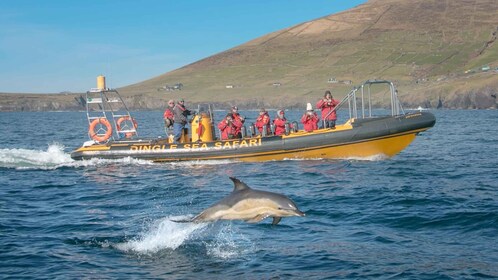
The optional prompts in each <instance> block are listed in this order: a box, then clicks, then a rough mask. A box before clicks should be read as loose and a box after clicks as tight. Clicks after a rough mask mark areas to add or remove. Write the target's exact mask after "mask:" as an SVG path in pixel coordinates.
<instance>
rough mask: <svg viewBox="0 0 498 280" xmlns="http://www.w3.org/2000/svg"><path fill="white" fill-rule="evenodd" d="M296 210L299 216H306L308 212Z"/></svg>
mask: <svg viewBox="0 0 498 280" xmlns="http://www.w3.org/2000/svg"><path fill="white" fill-rule="evenodd" d="M294 212H296V216H299V217H304V216H306V214H305V213H304V212H301V211H299V210H295V211H294Z"/></svg>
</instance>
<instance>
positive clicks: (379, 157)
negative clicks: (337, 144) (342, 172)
mask: <svg viewBox="0 0 498 280" xmlns="http://www.w3.org/2000/svg"><path fill="white" fill-rule="evenodd" d="M388 158H389V156H387V155H385V154H377V155H373V156H368V157H347V158H344V159H346V160H356V161H383V160H386V159H388Z"/></svg>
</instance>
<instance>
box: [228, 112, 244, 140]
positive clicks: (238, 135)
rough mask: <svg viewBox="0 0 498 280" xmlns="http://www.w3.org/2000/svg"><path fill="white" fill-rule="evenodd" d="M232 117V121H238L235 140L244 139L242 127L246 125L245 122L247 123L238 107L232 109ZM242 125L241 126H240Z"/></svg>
mask: <svg viewBox="0 0 498 280" xmlns="http://www.w3.org/2000/svg"><path fill="white" fill-rule="evenodd" d="M230 114H231V115H232V119H233V120H236V122H234V123H236V126H237V131H236V132H235V134H234V135H235V138H242V132H241V131H242V126H243V125H244V122H245V121H246V120H245V118H244V117H243V116H241V115H240V114H239V108H238V107H237V106H233V107H232V111H231V113H230ZM239 124H240V126H239Z"/></svg>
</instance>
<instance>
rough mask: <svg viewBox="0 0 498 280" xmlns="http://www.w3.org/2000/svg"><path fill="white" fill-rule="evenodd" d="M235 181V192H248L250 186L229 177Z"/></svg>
mask: <svg viewBox="0 0 498 280" xmlns="http://www.w3.org/2000/svg"><path fill="white" fill-rule="evenodd" d="M229 178H230V179H231V180H232V181H233V184H234V186H233V191H234V192H235V191H242V190H247V189H250V188H249V186H248V185H246V184H245V183H244V182H242V181H240V180H239V179H237V178H235V177H229Z"/></svg>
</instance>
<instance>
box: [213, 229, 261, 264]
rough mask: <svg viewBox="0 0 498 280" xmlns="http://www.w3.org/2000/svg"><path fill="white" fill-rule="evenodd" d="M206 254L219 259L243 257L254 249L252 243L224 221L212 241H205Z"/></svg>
mask: <svg viewBox="0 0 498 280" xmlns="http://www.w3.org/2000/svg"><path fill="white" fill-rule="evenodd" d="M205 246H206V248H207V254H208V255H210V256H213V257H216V258H220V259H233V258H235V257H238V258H240V257H243V256H244V255H247V254H248V253H250V252H254V251H255V249H254V248H255V246H254V243H253V242H252V241H251V240H250V239H248V238H247V237H246V236H245V235H243V234H242V233H240V232H239V231H237V230H235V229H234V228H233V227H232V223H231V222H230V223H226V224H225V225H224V226H223V227H222V228H221V230H220V231H219V232H218V234H217V235H216V238H215V239H214V240H213V241H210V242H209V243H208V242H205Z"/></svg>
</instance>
